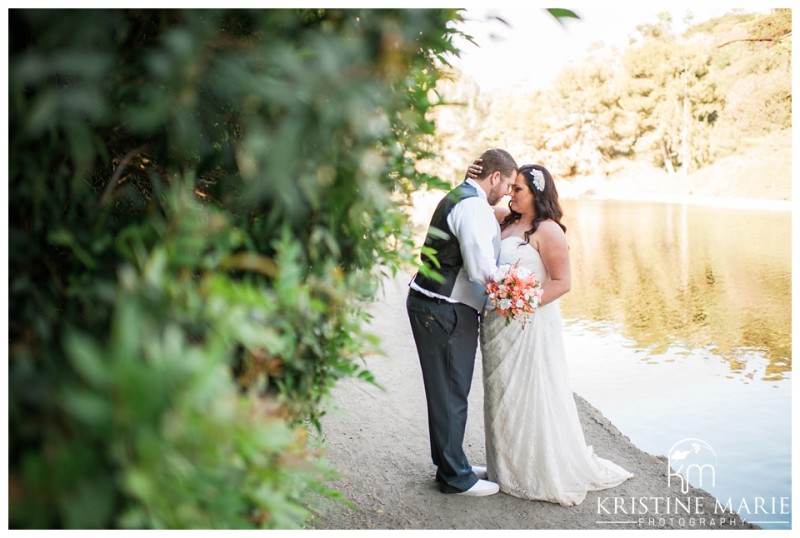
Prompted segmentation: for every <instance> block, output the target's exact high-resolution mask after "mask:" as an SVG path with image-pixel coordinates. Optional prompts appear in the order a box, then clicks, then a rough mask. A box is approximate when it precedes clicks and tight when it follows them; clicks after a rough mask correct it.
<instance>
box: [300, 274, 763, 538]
mask: <svg viewBox="0 0 800 538" xmlns="http://www.w3.org/2000/svg"><path fill="white" fill-rule="evenodd" d="M407 280H408V277H407V275H402V274H401V275H398V277H397V278H395V279H391V280H388V281H387V282H386V284H385V288H384V290H383V294H382V298H381V300H380V301H379V302H377V303H376V304H375V305H372V307H371V311H372V312H373V314H374V315H375V318H374V320H373V323H372V326H371V330H372V332H373V333H374V334H376V335H378V336H379V337H380V338H381V342H382V348H383V350H384V351H385V353H386V356H374V357H370V359H369V361H368V368H369V369H370V371H371V372H372V373H373V374H374V375H375V377H376V379H377V381H378V383H380V384H381V386H382V387H383V388H378V387H375V386H372V385H369V384H367V383H364V382H362V381H357V380H352V379H348V380H344V381H343V382H341V383H340V384H339V386H337V388H336V389H335V391H334V398H333V399H334V402H335V405H333V406H332V407H331V409H330V410H329V413H328V415H327V416H326V417H325V418H324V419H323V431H324V434H325V441H326V446H327V447H328V453H327V458H328V460H329V461H330V462H331V463H332V464H333V465H334V466H335V467H336V468H337V469H338V470H339V471H340V472H341V473H342V476H341V478H339V479H337V480H336V481H334V482H332V483H330V484H328V485H329V486H330V487H332V488H334V489H336V490H338V491H340V492H341V493H342V495H343V497H344V498H345V499H348V500H350V501H351V502H353V503H355V505H356V506H357V508H356V509H351V508H348V507H346V506H345V505H343V504H339V503H335V502H333V501H326V503H325V507H324V511H323V513H322V514H320V516H319V517H318V519H317V521H316V522H315V523H314V525H313V526H312V527H311V528H313V529H604V530H606V529H640V530H641V529H646V530H650V529H662V528H667V529H687V530H693V529H705V530H708V529H728V530H730V529H755V528H758V527H755V526H753V525H750V524H748V523H746V522H743V521H742V520H741V519H740V518H739V517H738V516H737V515H735V514H730V513H727V512H723V513H717V514H715V511H717V510H715V509H716V508H717V505H716V499H714V497H713V496H712V495H710V494H709V493H707V492H705V491H703V490H700V489H696V488H691V489H690V490H689V492H688V493H682V492H681V491H680V489H679V486H678V484H677V483H676V482H675V481H674V480H673V483H672V486H671V487H670V486H669V485H668V482H667V470H668V467H667V461H666V458H665V457H664V456H658V455H652V454H648V453H646V452H643V451H642V450H640V449H638V448H637V447H636V446H634V445H633V444H632V443H631V442H630V440H629V439H628V438H627V437H626V436H625V435H624V433H623V432H620V431H619V430H618V429H617V428H616V427H615V426H614V425H613V424H612V423H611V422H609V421H608V420H607V419H606V418H605V417H604V416H603V415H602V413H600V411H598V410H597V409H596V408H594V407H592V406H591V405H590V404H589V403H588V402H587V401H586V400H584V399H583V398H581V397H580V396H578V395H576V403H577V405H578V411H579V414H580V417H581V423H582V426H583V429H584V433H585V436H586V440H587V443H588V444H589V445H592V447H593V448H594V450H595V452H596V453H597V454H598V455H600V456H601V457H605V458H608V459H611V460H612V461H615V462H616V463H618V464H620V465H622V466H623V467H625V468H627V469H628V470H630V471H631V472H633V473H634V474H635V477H634V478H633V479H631V480H629V481H627V482H625V483H623V484H622V485H620V486H618V487H616V488H612V489H609V490H604V491H599V492H591V493H589V494H588V495H587V498H586V500H585V501H584V502H583V503H582V504H581V505H579V506H575V507H563V506H560V505H557V504H552V503H547V502H532V501H525V500H521V499H517V498H515V497H511V496H508V495H505V494H498V495H494V496H491V497H486V498H480V499H476V498H468V497H463V496H456V495H444V494H442V493H440V492H439V491H438V489H437V487H436V483H435V481H434V467H433V465H432V464H431V462H430V456H429V449H428V437H427V436H428V432H427V419H426V409H425V397H424V389H423V386H422V378H421V374H420V372H419V363H418V360H417V355H416V349H415V348H414V342H413V339H412V337H411V331H410V328H409V326H408V320H407V317H406V313H405V293H406V283H407ZM480 365H481V359H480V356H479V357H478V359H477V362H476V368H475V375H474V378H473V385H472V392H471V393H470V411H469V412H470V415H469V420H468V423H467V432H466V438H465V445H464V447H465V451H466V452H467V456H468V457H469V458H470V460H471V461H472V462H473V463H474V464H482V463H484V457H485V456H484V454H485V452H484V436H483V387H482V382H481V375H482V373H481V367H480ZM642 499H644V500H642ZM647 499H651V500H650V501H648V500H647ZM676 501H677V503H678V504H676ZM681 504H682V505H683V506H686V505H687V504H688V505H689V511H688V512H687V511H686V510H685V509H683V508H682V507H681V506H680V505H681Z"/></svg>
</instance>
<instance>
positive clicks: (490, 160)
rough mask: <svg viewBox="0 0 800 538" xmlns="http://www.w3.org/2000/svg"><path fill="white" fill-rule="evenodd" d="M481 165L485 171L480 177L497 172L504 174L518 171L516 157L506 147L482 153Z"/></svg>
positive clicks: (483, 177) (484, 177)
mask: <svg viewBox="0 0 800 538" xmlns="http://www.w3.org/2000/svg"><path fill="white" fill-rule="evenodd" d="M481 161H482V162H481V166H482V167H483V172H482V173H481V175H480V176H479V177H478V179H486V178H487V177H488V176H490V175H491V174H493V173H495V172H500V173H501V174H503V175H504V176H507V175H509V174H512V173H515V172H516V171H517V163H516V161H514V157H512V156H511V154H510V153H509V152H507V151H506V150H504V149H490V150H486V151H484V152H483V155H481Z"/></svg>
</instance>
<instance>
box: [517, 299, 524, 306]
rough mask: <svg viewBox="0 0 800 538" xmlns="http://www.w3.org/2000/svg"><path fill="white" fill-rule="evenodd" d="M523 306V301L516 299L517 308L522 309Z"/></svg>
mask: <svg viewBox="0 0 800 538" xmlns="http://www.w3.org/2000/svg"><path fill="white" fill-rule="evenodd" d="M523 306H525V301H523V300H522V299H517V308H522V307H523Z"/></svg>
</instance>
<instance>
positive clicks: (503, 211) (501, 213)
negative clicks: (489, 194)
mask: <svg viewBox="0 0 800 538" xmlns="http://www.w3.org/2000/svg"><path fill="white" fill-rule="evenodd" d="M492 209H494V216H495V218H496V219H497V222H503V219H504V218H506V217H507V216H508V215H510V214H511V210H510V209H508V208H507V207H502V206H492Z"/></svg>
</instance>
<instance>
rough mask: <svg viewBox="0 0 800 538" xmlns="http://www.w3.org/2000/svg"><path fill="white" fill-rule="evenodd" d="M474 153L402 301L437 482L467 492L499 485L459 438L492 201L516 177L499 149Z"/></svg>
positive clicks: (485, 272) (490, 265) (489, 247)
mask: <svg viewBox="0 0 800 538" xmlns="http://www.w3.org/2000/svg"><path fill="white" fill-rule="evenodd" d="M480 158H481V160H482V161H483V162H482V163H481V165H482V166H483V174H482V176H481V177H479V178H478V179H477V180H472V179H467V180H466V181H464V182H463V183H462V184H461V185H459V186H458V187H456V188H455V189H453V190H452V191H450V192H449V193H448V194H447V196H445V197H444V198H443V199H442V201H441V202H439V205H438V206H437V207H436V210H435V211H434V213H433V218H432V219H431V224H430V227H429V229H428V235H427V237H426V238H425V246H426V247H428V248H430V249H433V250H434V251H435V253H436V254H435V255H436V259H437V260H438V263H439V267H438V268H437V267H436V266H435V264H434V263H433V262H432V261H431V260H430V259H427V258H426V257H425V255H424V254H423V255H422V263H423V265H425V267H426V268H427V269H428V271H426V272H425V274H423V272H419V273H417V275H416V276H415V277H414V279H413V280H412V281H411V283H410V285H409V286H410V288H411V289H410V290H409V293H408V299H407V301H406V308H407V309H408V318H409V320H410V322H411V331H412V333H413V334H414V341H415V342H416V345H417V353H418V354H419V362H420V365H421V366H422V380H423V382H424V384H425V397H426V399H427V401H428V430H429V433H430V442H431V457H432V458H433V463H434V465H436V468H437V469H436V480H437V482H439V487H440V489H441V490H442V492H444V493H458V494H461V495H469V496H474V497H482V496H485V495H492V494H494V493H497V492H498V490H499V487H498V486H497V484H495V483H494V482H489V481H487V480H483V479H484V478H486V469H485V468H482V467H472V466H470V464H469V461H468V460H467V456H466V454H464V449H463V443H464V430H465V428H466V424H467V397H468V396H469V390H470V385H471V384H472V372H473V369H474V367H475V351H476V349H477V347H478V314H479V312H480V311H481V309H482V308H483V304H484V302H485V300H486V295H485V293H484V290H485V289H486V284H487V283H488V281H489V278H490V277H491V275H492V273H493V272H494V271H495V269H496V268H497V256H498V255H499V252H500V227H499V225H498V224H497V219H496V218H495V215H494V211H493V210H492V207H491V206H493V205H495V204H496V203H497V202H499V201H500V199H501V198H502V197H503V196H504V195H506V194H508V190H509V187H510V186H511V184H512V183H513V182H514V178H515V177H516V175H517V164H516V162H514V159H513V158H512V157H511V155H510V154H509V153H508V152H507V151H505V150H502V149H491V150H488V151H486V152H484V154H483V155H481V157H480ZM431 273H439V275H441V278H436V277H435V276H434V277H432V276H429V275H430V274H431Z"/></svg>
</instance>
